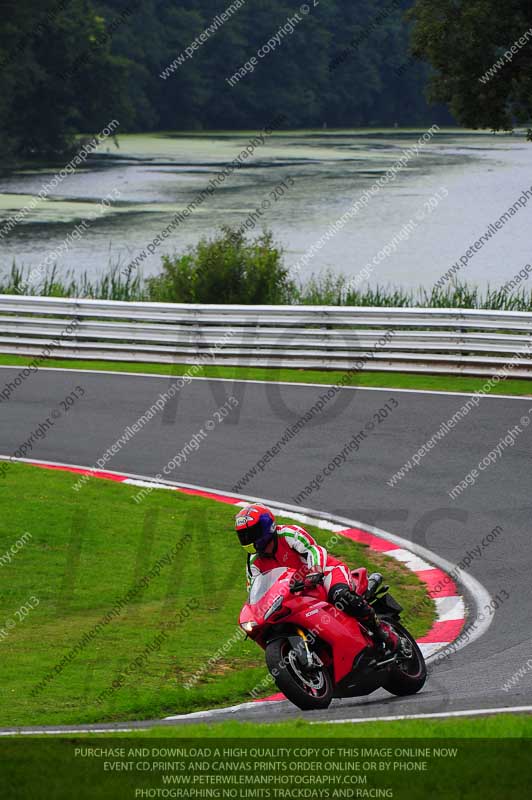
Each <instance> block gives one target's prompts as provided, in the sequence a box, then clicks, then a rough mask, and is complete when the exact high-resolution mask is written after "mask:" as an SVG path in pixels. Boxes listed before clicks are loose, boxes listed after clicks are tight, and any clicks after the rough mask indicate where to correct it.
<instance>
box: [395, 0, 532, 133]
mask: <svg viewBox="0 0 532 800" xmlns="http://www.w3.org/2000/svg"><path fill="white" fill-rule="evenodd" d="M409 16H410V17H411V19H412V20H414V23H415V24H414V29H413V35H412V48H413V52H414V54H415V55H416V56H418V57H419V58H423V59H424V60H426V61H428V62H429V63H430V64H431V65H432V67H433V68H434V70H435V72H434V75H433V77H432V79H431V82H430V99H431V100H433V101H436V102H443V103H447V104H448V105H449V108H450V110H451V112H452V114H453V115H454V116H455V117H456V119H457V120H458V121H459V122H460V123H462V124H463V125H466V126H468V127H471V128H492V129H493V130H495V131H498V130H511V129H512V128H513V127H514V124H515V123H516V122H517V123H521V124H522V123H529V121H530V120H531V119H532V4H531V3H530V0H505V2H504V5H503V6H501V2H500V0H437V2H436V0H416V2H415V3H414V6H413V7H412V9H411V10H410V13H409ZM531 136H532V131H530V130H529V138H531Z"/></svg>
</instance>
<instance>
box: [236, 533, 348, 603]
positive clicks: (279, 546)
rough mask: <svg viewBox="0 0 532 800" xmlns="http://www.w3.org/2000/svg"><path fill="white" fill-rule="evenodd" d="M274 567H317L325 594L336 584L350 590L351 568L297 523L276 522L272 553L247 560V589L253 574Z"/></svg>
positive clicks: (260, 554) (254, 556) (256, 555)
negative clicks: (322, 577) (274, 543)
mask: <svg viewBox="0 0 532 800" xmlns="http://www.w3.org/2000/svg"><path fill="white" fill-rule="evenodd" d="M276 567H291V568H292V569H301V568H302V567H303V572H304V571H305V568H308V569H312V568H313V567H318V568H319V569H321V570H322V571H323V573H324V575H325V580H324V582H323V585H324V587H325V590H326V591H327V594H329V592H330V590H331V589H332V588H333V587H334V586H335V585H336V584H342V585H344V586H345V585H347V586H348V587H349V588H350V589H351V590H354V583H353V578H352V576H351V571H350V570H349V567H347V566H346V565H345V564H344V563H343V562H342V561H339V560H338V559H337V558H335V557H334V556H331V555H330V554H329V553H328V552H327V550H325V548H324V547H320V545H319V544H317V542H316V541H315V539H313V538H312V536H311V535H310V533H307V531H306V530H305V529H304V528H301V527H300V526H299V525H279V527H278V528H277V538H276V545H275V546H274V549H273V552H272V553H269V554H268V553H256V554H255V555H252V556H251V557H250V558H249V560H248V569H247V588H248V590H249V588H250V586H251V584H252V583H253V581H254V579H255V578H256V577H257V575H261V574H262V573H264V572H269V571H270V570H271V569H275V568H276Z"/></svg>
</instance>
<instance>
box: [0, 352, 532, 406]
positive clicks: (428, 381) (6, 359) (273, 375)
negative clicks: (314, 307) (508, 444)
mask: <svg viewBox="0 0 532 800" xmlns="http://www.w3.org/2000/svg"><path fill="white" fill-rule="evenodd" d="M34 360H35V357H34V356H16V355H10V354H2V353H0V365H2V364H3V365H5V366H12V367H21V368H23V367H25V366H28V364H30V363H31V362H32V361H34ZM39 366H41V367H48V368H56V369H78V370H80V369H81V370H83V369H86V370H91V369H92V370H102V371H105V372H125V373H128V372H130V373H146V374H150V375H172V376H176V377H177V376H179V375H184V374H185V373H188V374H190V370H191V365H190V364H153V363H149V362H146V363H132V362H126V361H98V360H81V359H66V358H64V359H61V358H47V359H42V360H41V359H39ZM193 374H194V376H195V377H204V378H223V379H226V380H231V379H239V380H255V381H275V382H277V381H278V382H293V383H318V384H326V385H328V386H332V385H334V384H336V383H338V382H341V384H342V385H343V386H367V387H375V388H389V389H394V388H397V389H414V390H415V389H418V390H426V391H429V390H430V391H440V392H466V393H473V392H476V391H479V390H480V389H482V387H483V386H485V384H486V382H487V380H488V377H487V376H486V377H478V378H474V377H467V376H462V375H423V374H418V373H412V374H410V373H398V372H357V373H356V374H354V375H351V376H350V377H349V380H347V381H346V380H345V373H344V372H341V371H339V370H314V369H289V368H283V369H281V368H268V367H238V366H208V365H207V366H202V367H196V366H194V370H193ZM0 379H1V375H0ZM0 383H1V384H2V385H3V382H2V381H1V380H0ZM489 394H492V395H496V394H508V395H522V396H532V382H531V381H530V380H519V379H512V378H508V379H507V380H501V381H500V382H499V383H498V384H497V385H496V386H494V387H493V388H492V389H491V391H490V393H489Z"/></svg>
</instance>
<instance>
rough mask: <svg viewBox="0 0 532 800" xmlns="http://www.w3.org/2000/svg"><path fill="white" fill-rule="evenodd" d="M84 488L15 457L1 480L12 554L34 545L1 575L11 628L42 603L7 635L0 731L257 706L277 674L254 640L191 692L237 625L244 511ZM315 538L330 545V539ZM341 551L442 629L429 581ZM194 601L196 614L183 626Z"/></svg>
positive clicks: (3, 520)
mask: <svg viewBox="0 0 532 800" xmlns="http://www.w3.org/2000/svg"><path fill="white" fill-rule="evenodd" d="M75 481H76V476H75V475H72V474H70V473H65V472H59V471H55V470H45V469H39V468H36V467H31V466H28V465H23V464H17V463H11V464H9V465H8V468H7V471H6V474H5V477H3V478H0V498H1V500H2V511H3V513H2V516H1V517H0V554H3V553H5V552H6V551H7V550H8V549H9V548H10V547H11V545H12V544H13V543H14V542H15V541H16V540H18V539H19V538H20V537H21V536H22V535H23V534H24V533H25V532H29V533H30V534H31V537H32V538H31V539H30V541H29V542H28V543H27V544H26V545H25V546H24V547H23V549H21V550H20V551H19V552H18V553H17V554H16V555H14V556H13V560H12V561H11V563H9V564H6V565H4V566H1V567H0V579H1V580H2V586H3V588H2V593H1V597H0V629H1V628H4V629H5V628H6V625H5V623H6V621H7V620H8V619H16V617H17V613H16V612H17V610H19V609H20V608H21V606H23V605H24V604H26V603H27V601H28V599H29V598H30V597H32V596H35V597H37V598H38V600H39V604H38V605H37V607H36V608H35V609H34V610H31V611H30V612H29V614H28V615H27V616H26V617H25V619H23V620H21V621H18V622H17V624H16V626H15V627H14V628H12V629H11V630H10V631H9V632H8V636H7V638H4V639H3V640H2V641H0V647H1V648H2V659H1V661H0V681H1V685H2V689H3V693H4V703H3V708H2V721H1V723H0V725H2V726H8V725H29V724H46V723H51V724H56V723H60V722H61V723H75V722H96V721H104V720H126V719H154V718H159V717H161V716H165V715H167V714H170V713H179V712H186V711H192V710H196V709H201V708H206V707H212V706H216V705H227V704H231V703H235V702H239V701H245V700H249V699H250V694H249V693H250V692H251V690H252V689H253V688H254V687H255V686H256V685H257V684H258V683H259V682H261V681H263V680H264V678H265V677H266V676H267V672H266V669H265V666H264V660H263V654H262V651H261V650H260V649H259V648H258V647H257V646H256V645H255V644H253V643H252V642H250V641H247V642H243V641H240V640H239V641H237V642H236V643H235V644H234V645H233V647H232V648H231V649H230V650H229V651H228V652H227V653H226V654H225V655H224V656H223V658H222V659H221V660H219V661H217V662H216V663H215V664H214V665H213V666H212V668H211V669H210V670H207V671H206V672H205V673H203V674H202V675H201V679H200V680H199V681H198V682H197V684H196V685H195V686H194V687H193V688H192V689H190V690H187V689H185V688H184V686H183V684H184V683H185V682H186V681H187V679H190V678H191V676H193V675H194V673H195V672H196V671H197V670H198V668H201V667H202V665H203V664H204V663H205V662H206V661H207V660H208V659H209V658H210V657H211V656H212V655H213V653H215V652H216V651H217V650H218V649H219V648H220V647H221V646H222V645H223V644H225V642H226V641H227V640H228V639H229V638H230V637H231V636H232V635H233V634H234V633H235V630H236V627H237V620H238V614H239V611H240V607H241V605H242V603H243V601H244V598H245V590H244V581H245V578H244V570H245V553H244V552H243V551H242V549H241V548H240V547H239V546H238V545H237V543H236V541H235V538H234V535H233V534H232V524H233V515H234V513H235V510H234V508H233V507H232V506H230V505H226V504H222V503H217V502H215V501H212V500H206V499H204V498H199V497H194V496H189V495H185V494H181V493H179V492H168V491H165V490H155V491H153V492H152V493H151V494H150V495H149V496H148V497H147V498H146V499H145V500H144V501H143V503H142V504H141V505H138V504H135V502H134V501H133V496H134V495H135V494H136V493H137V492H138V488H137V487H129V486H126V485H123V484H117V483H114V482H111V481H104V480H98V479H90V480H89V481H88V482H87V483H86V485H85V486H84V488H83V489H81V491H79V492H75V491H73V489H72V485H73V484H74V483H75ZM310 531H311V532H312V533H313V534H314V535H315V536H316V538H317V539H318V540H319V542H320V543H321V544H324V545H326V544H327V541H328V539H329V538H330V537H331V534H328V533H327V532H324V531H317V530H315V529H313V528H310ZM186 534H190V536H191V541H190V543H189V544H188V545H187V547H186V549H183V550H181V551H180V552H179V553H178V555H177V557H176V558H175V559H174V560H173V561H172V562H171V563H170V564H168V565H163V566H162V567H161V571H160V574H159V575H158V576H155V577H153V580H151V581H150V582H149V585H148V586H147V587H146V588H144V589H143V591H142V592H141V593H140V594H139V595H138V596H137V597H136V598H135V599H134V600H132V601H131V602H130V603H129V604H127V605H126V606H125V608H124V609H123V610H122V613H121V614H120V616H119V617H118V618H116V617H115V618H113V620H112V621H111V622H110V623H109V624H108V625H106V626H104V627H103V628H102V629H101V631H100V632H99V633H98V634H97V635H96V636H95V637H94V638H92V639H91V640H89V642H88V644H87V645H86V646H84V647H83V648H82V649H81V650H80V652H79V653H78V654H77V657H76V658H74V660H72V661H71V662H70V663H69V664H67V666H66V667H65V668H64V669H62V670H61V671H59V674H56V675H55V676H54V677H53V679H52V680H51V681H50V682H48V683H47V685H46V687H45V688H44V689H43V690H42V691H41V692H39V693H38V694H37V695H36V696H35V697H32V696H31V694H30V692H31V690H32V689H33V687H35V685H36V684H38V683H39V682H40V681H41V680H42V679H43V678H44V677H45V676H46V675H47V674H48V673H50V672H51V671H52V670H53V669H54V665H57V664H58V663H59V662H60V661H61V659H62V658H63V657H64V656H65V655H66V654H67V653H69V652H70V651H71V649H72V648H73V647H74V646H75V645H76V643H78V642H80V640H81V639H82V637H83V635H84V634H85V633H86V632H87V631H89V630H91V629H92V627H93V626H94V625H95V624H96V623H97V622H98V621H99V620H101V619H102V617H105V615H106V614H107V613H108V611H110V610H111V609H112V608H113V606H114V604H115V603H116V601H117V600H118V599H120V598H122V597H123V596H124V595H125V594H126V593H127V592H128V590H129V589H130V588H131V587H132V586H133V585H135V584H136V583H137V582H138V581H140V580H142V579H143V577H145V576H146V575H147V574H148V573H149V572H150V570H152V568H153V566H154V565H155V564H156V562H157V561H158V560H160V559H164V557H165V555H166V554H168V553H169V551H171V550H172V548H174V546H175V544H176V542H179V541H180V540H181V539H182V537H184V536H185V535H186ZM333 552H334V554H335V555H338V556H339V557H341V558H344V559H345V560H346V561H348V562H349V563H350V564H351V565H352V566H355V565H358V564H361V563H363V564H365V565H367V566H368V567H369V568H370V569H377V570H379V571H381V572H384V573H385V574H386V577H387V580H388V582H389V583H390V585H391V587H392V591H393V592H394V594H395V595H396V596H398V597H399V598H400V599H401V602H402V603H403V604H404V606H405V611H406V613H408V610H409V609H411V608H414V607H416V608H417V609H419V608H420V607H421V608H423V611H422V612H420V611H418V612H416V619H415V622H414V623H413V624H412V625H411V629H412V631H413V633H415V634H416V635H420V634H422V633H423V632H425V631H426V630H427V629H428V628H429V627H430V624H431V622H432V619H433V609H432V608H431V607H430V606H429V607H428V608H425V607H424V606H423V604H422V600H423V599H424V598H425V589H424V585H423V584H421V583H420V582H419V580H418V579H417V577H416V576H415V575H414V574H413V573H411V572H409V571H407V570H406V569H405V568H404V567H403V566H402V565H400V564H398V563H397V562H396V561H394V560H393V559H387V558H386V557H385V556H382V555H381V554H378V553H376V554H374V553H369V551H368V549H367V548H366V547H364V546H361V545H357V544H355V543H353V542H350V541H349V540H345V541H341V542H340V543H338V544H337V545H335V547H334V548H333ZM191 600H193V601H194V603H195V604H196V605H197V608H196V609H195V610H194V611H193V612H192V614H189V615H188V617H186V618H183V617H184V614H183V609H185V608H186V607H187V604H189V603H190V602H191ZM19 616H20V614H19ZM160 634H165V635H166V638H165V639H164V641H163V642H162V644H161V646H160V649H154V651H153V652H151V653H150V655H149V657H148V659H147V661H146V662H145V663H143V664H142V665H141V666H140V668H139V669H138V670H137V671H135V672H133V674H131V675H129V676H127V677H126V680H125V684H124V685H123V686H122V688H120V689H119V690H117V691H116V692H114V693H113V694H112V695H111V696H110V697H108V698H106V699H104V700H103V702H102V703H100V704H98V702H97V698H98V696H99V695H100V694H101V693H102V692H103V691H104V690H106V689H108V688H109V687H110V686H111V684H112V681H113V680H114V679H115V678H116V677H117V676H118V675H119V674H120V672H121V671H122V670H123V669H124V668H125V667H126V666H127V665H129V664H130V663H131V662H132V661H133V659H135V658H137V657H139V656H140V655H141V653H143V651H145V649H146V647H147V646H148V645H150V643H151V642H152V641H153V640H154V638H155V637H156V636H157V635H160ZM150 649H151V648H150ZM271 691H275V687H273V686H271V687H270V686H268V688H267V690H266V691H265V694H268V693H271Z"/></svg>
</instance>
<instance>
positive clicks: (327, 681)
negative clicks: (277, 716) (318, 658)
mask: <svg viewBox="0 0 532 800" xmlns="http://www.w3.org/2000/svg"><path fill="white" fill-rule="evenodd" d="M266 664H267V666H268V669H269V671H270V674H271V676H272V677H273V679H274V681H275V683H276V684H277V687H278V688H279V690H280V691H281V692H283V694H284V695H285V697H287V698H288V700H290V701H291V702H292V703H293V704H294V705H296V706H297V707H298V708H300V709H301V710H302V711H312V710H315V709H319V708H327V707H328V706H329V704H330V702H331V700H332V698H333V693H334V686H333V682H332V679H331V675H330V673H329V670H328V669H327V668H326V667H316V668H315V669H313V670H306V669H303V668H302V667H301V666H300V665H299V664H298V662H297V660H296V653H295V650H293V648H292V646H291V644H290V641H289V640H288V639H275V640H274V641H273V642H270V643H269V644H268V645H267V647H266Z"/></svg>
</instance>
